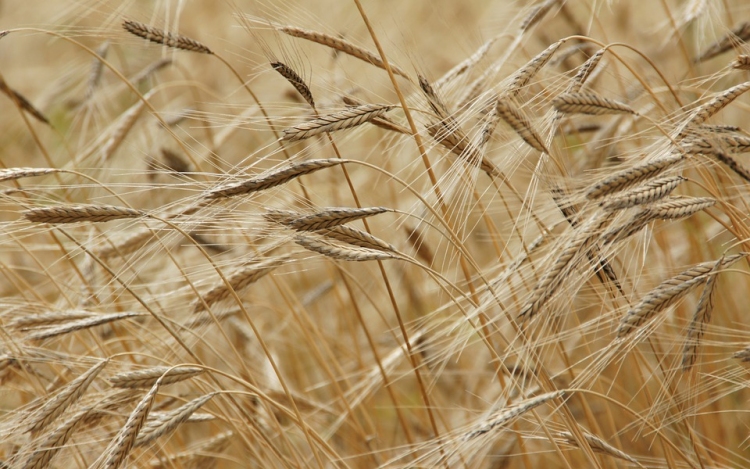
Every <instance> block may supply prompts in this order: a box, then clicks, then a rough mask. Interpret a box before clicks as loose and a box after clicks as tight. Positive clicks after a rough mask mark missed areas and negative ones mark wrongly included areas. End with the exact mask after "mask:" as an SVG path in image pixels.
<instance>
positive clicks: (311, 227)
mask: <svg viewBox="0 0 750 469" xmlns="http://www.w3.org/2000/svg"><path fill="white" fill-rule="evenodd" d="M392 211H393V209H390V208H387V207H365V208H347V207H334V208H327V209H325V210H322V211H320V212H317V213H313V214H311V215H305V216H303V217H298V218H295V219H293V220H289V221H283V222H282V223H283V224H284V225H286V226H288V227H290V228H293V229H295V230H298V231H316V230H321V229H324V228H331V227H334V226H338V225H343V224H345V223H349V222H351V221H355V220H360V219H362V218H369V217H372V216H374V215H379V214H381V213H386V212H392Z"/></svg>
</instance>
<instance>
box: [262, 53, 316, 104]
mask: <svg viewBox="0 0 750 469" xmlns="http://www.w3.org/2000/svg"><path fill="white" fill-rule="evenodd" d="M271 67H272V68H273V69H274V70H276V71H277V72H279V74H280V75H281V76H282V77H284V78H286V81H288V82H289V83H290V84H291V85H292V86H293V87H294V89H295V90H297V92H298V93H299V94H300V96H302V98H304V100H305V101H307V104H309V105H310V107H311V108H313V109H315V100H314V99H313V95H312V92H311V91H310V87H309V86H307V83H305V80H303V79H302V77H301V76H299V75H298V74H297V72H295V71H294V69H292V67H290V66H289V65H287V64H285V63H282V62H273V63H271Z"/></svg>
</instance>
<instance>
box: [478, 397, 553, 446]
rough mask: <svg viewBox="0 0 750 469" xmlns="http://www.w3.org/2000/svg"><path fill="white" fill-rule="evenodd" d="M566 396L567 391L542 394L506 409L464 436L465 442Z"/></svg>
mask: <svg viewBox="0 0 750 469" xmlns="http://www.w3.org/2000/svg"><path fill="white" fill-rule="evenodd" d="M564 395H565V391H553V392H548V393H545V394H541V395H539V396H536V397H531V398H528V399H524V400H523V401H521V402H519V403H517V404H514V405H512V406H509V407H506V408H505V409H502V410H500V411H498V412H496V413H494V414H492V415H491V416H489V417H488V418H487V420H488V422H487V423H483V424H482V425H479V426H478V427H479V428H477V429H476V430H472V431H470V432H468V433H467V434H466V435H464V438H463V439H464V441H468V440H473V439H475V438H477V437H479V436H482V435H484V434H486V433H489V432H491V431H492V430H493V429H495V428H497V427H500V426H503V425H505V424H507V423H509V422H510V421H511V420H514V419H515V418H516V417H519V416H521V415H523V414H525V413H526V412H528V411H530V410H531V409H535V408H537V407H539V406H540V405H542V404H544V403H546V402H549V401H551V400H554V399H559V398H561V397H563V396H564Z"/></svg>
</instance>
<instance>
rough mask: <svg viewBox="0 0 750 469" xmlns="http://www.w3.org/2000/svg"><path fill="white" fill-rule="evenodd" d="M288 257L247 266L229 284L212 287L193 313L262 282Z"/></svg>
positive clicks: (229, 277)
mask: <svg viewBox="0 0 750 469" xmlns="http://www.w3.org/2000/svg"><path fill="white" fill-rule="evenodd" d="M288 258H289V257H288V256H281V257H275V258H272V259H265V260H263V261H261V262H257V263H253V264H247V265H245V266H243V267H241V268H240V269H238V270H237V271H235V272H233V273H232V274H231V275H230V276H228V277H227V283H229V285H227V283H225V282H223V281H221V282H219V283H217V284H216V285H215V286H214V287H212V288H211V289H210V290H209V291H208V292H206V294H205V295H203V296H202V298H201V299H199V300H198V301H196V303H195V306H194V307H193V313H199V312H201V311H203V310H204V309H205V308H206V306H209V307H210V306H211V305H213V304H215V303H218V302H220V301H222V300H224V299H226V298H229V296H230V294H231V292H232V291H235V292H239V291H241V290H242V289H244V288H247V287H248V286H250V285H252V284H253V283H255V282H257V281H258V280H260V279H261V278H262V277H263V276H265V275H266V274H268V273H269V272H271V271H272V270H273V269H275V268H276V267H278V266H279V265H281V264H282V263H283V262H284V261H285V260H287V259H288Z"/></svg>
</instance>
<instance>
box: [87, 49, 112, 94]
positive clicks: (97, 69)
mask: <svg viewBox="0 0 750 469" xmlns="http://www.w3.org/2000/svg"><path fill="white" fill-rule="evenodd" d="M107 51H109V41H104V42H103V43H102V44H101V45H100V46H99V47H97V48H96V50H95V51H94V52H96V55H97V57H96V58H94V59H92V60H91V72H90V73H89V79H88V82H87V83H86V94H85V95H84V98H83V99H84V101H86V100H88V99H90V98H91V97H92V96H93V95H94V92H95V91H96V87H97V86H98V85H99V81H100V80H101V77H102V71H103V70H104V63H102V61H101V59H103V58H105V57H107Z"/></svg>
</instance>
